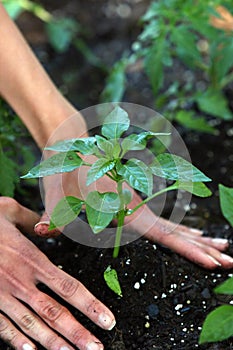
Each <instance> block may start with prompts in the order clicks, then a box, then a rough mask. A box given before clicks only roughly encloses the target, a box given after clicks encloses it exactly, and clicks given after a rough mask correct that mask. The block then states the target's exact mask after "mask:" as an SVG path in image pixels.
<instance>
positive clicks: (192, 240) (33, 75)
mask: <svg viewBox="0 0 233 350" xmlns="http://www.w3.org/2000/svg"><path fill="white" fill-rule="evenodd" d="M0 34H1V35H0V94H1V95H2V96H3V97H4V98H5V99H6V100H7V101H8V102H9V104H10V105H11V106H12V107H13V109H14V110H15V111H16V112H17V114H18V115H19V116H20V118H21V119H22V121H23V122H24V124H25V125H26V126H27V128H28V130H29V131H30V133H31V135H32V136H33V138H34V140H35V141H36V143H37V144H38V146H39V147H40V148H41V150H43V148H44V146H45V145H48V144H52V143H54V142H55V141H58V140H63V139H70V138H73V137H85V136H87V135H88V133H87V127H86V123H85V121H84V119H83V117H82V115H81V114H80V113H79V112H78V111H77V110H76V109H75V108H74V107H73V106H72V105H71V104H70V103H69V102H68V101H67V100H66V99H65V98H64V97H63V96H62V95H61V94H60V92H59V91H58V90H57V88H56V87H55V85H54V84H53V82H52V81H51V80H50V78H49V77H48V75H47V74H46V72H45V71H44V69H43V68H42V66H41V65H40V63H39V62H38V60H37V59H36V57H35V56H34V54H33V52H32V51H31V49H30V48H29V46H28V45H27V43H26V42H25V40H24V38H23V37H22V35H21V34H20V32H19V30H18V29H17V27H16V26H15V25H14V23H13V22H12V21H11V20H10V18H9V17H8V15H7V14H6V12H5V10H4V8H3V6H2V5H1V4H0ZM16 53H17V55H16ZM74 114H75V115H76V118H70V117H71V116H72V115H74ZM61 125H63V126H64V127H61ZM50 154H51V153H50V152H47V153H44V155H45V157H48V156H49V155H50ZM77 175H78V177H79V182H78V185H77ZM85 176H86V174H85V173H82V172H80V171H79V170H78V171H75V172H72V173H66V174H63V175H62V187H61V186H59V183H60V177H59V176H58V175H54V176H49V177H46V178H45V179H44V188H45V209H46V211H45V213H44V214H43V216H42V217H41V218H40V219H39V218H38V216H32V217H33V220H29V221H27V220H23V219H22V216H21V215H19V211H18V209H17V210H15V211H13V213H11V216H10V218H9V215H8V214H7V213H8V209H9V205H8V206H7V202H5V204H4V202H3V203H2V210H1V211H0V213H1V216H0V222H1V225H0V227H1V229H0V241H2V242H4V244H2V245H0V256H4V264H3V265H2V266H1V269H0V276H2V277H1V278H2V280H1V281H2V282H1V287H0V309H1V310H2V311H4V313H5V314H6V316H3V315H0V337H2V338H3V339H5V340H8V341H9V342H10V343H11V344H12V345H13V346H14V347H15V348H16V349H19V350H25V349H23V347H22V344H24V343H23V342H25V341H26V340H25V338H24V337H25V336H24V335H23V334H22V333H20V334H17V336H16V337H13V339H12V340H11V339H10V335H11V333H12V332H11V330H12V327H13V326H12V325H9V322H10V319H12V320H13V317H14V315H15V313H13V312H12V310H18V313H17V312H16V314H19V315H21V319H22V317H23V316H24V315H27V314H28V313H29V309H27V307H26V306H25V305H24V306H22V305H23V304H21V303H20V300H24V301H25V299H24V298H26V303H27V302H28V303H29V305H31V304H30V302H31V301H30V300H29V299H27V297H28V296H29V295H32V294H31V293H32V290H33V293H34V294H35V295H36V296H37V298H36V297H35V298H33V301H32V302H33V303H34V304H33V308H34V310H35V315H33V317H34V318H35V322H34V323H33V327H32V326H31V327H28V328H27V327H26V328H27V329H26V328H25V327H23V332H24V333H25V332H26V334H27V335H28V336H30V337H31V338H32V339H35V340H39V341H40V342H42V344H43V346H44V347H45V348H46V349H48V350H50V349H51V350H58V349H61V350H67V349H65V348H62V347H64V346H67V347H68V349H72V347H70V346H68V345H63V344H64V343H62V340H61V338H59V336H58V335H55V333H51V332H53V330H56V331H57V332H58V334H60V335H63V336H64V337H67V338H68V339H69V340H70V341H71V342H72V343H73V345H75V346H77V347H79V348H80V349H89V350H90V349H91V348H90V342H92V344H94V345H93V346H95V348H93V349H103V345H102V344H101V343H100V342H99V341H98V340H96V338H94V337H93V336H92V335H90V333H89V332H88V331H87V330H84V329H83V328H82V329H81V328H80V327H81V325H80V324H79V323H78V322H77V321H75V320H74V319H73V318H72V316H71V315H70V314H69V313H68V311H67V310H65V309H64V308H63V307H62V306H58V305H57V304H56V302H55V301H54V300H52V299H51V298H50V297H49V296H46V295H43V298H45V299H44V300H45V301H46V302H47V303H48V304H49V303H51V304H52V305H55V306H54V307H55V310H57V309H59V308H61V309H60V310H62V312H60V313H59V312H57V313H56V312H55V314H56V315H55V318H56V320H51V319H48V315H46V313H45V312H43V303H41V302H40V297H38V293H39V291H38V289H37V288H36V284H37V283H38V281H40V282H43V283H45V284H48V285H49V287H50V288H51V289H52V290H53V291H55V292H56V293H57V294H59V295H60V294H61V290H58V286H57V284H58V283H55V282H54V283H53V282H51V281H53V278H52V277H51V276H52V275H53V274H54V276H55V277H54V281H55V280H56V277H57V278H58V279H59V276H61V277H60V278H62V276H63V278H64V275H59V272H58V271H57V270H56V268H55V267H54V266H53V265H52V264H51V263H49V262H48V260H47V258H46V257H45V256H44V255H43V254H42V253H41V252H40V251H39V250H38V249H37V248H36V247H35V246H33V245H32V243H31V242H30V241H29V240H28V239H26V238H25V237H24V236H23V235H22V234H21V233H20V231H19V230H18V229H16V227H15V223H17V227H22V228H24V229H26V230H29V229H30V230H31V227H32V225H34V224H35V223H36V221H39V224H38V223H37V225H36V229H35V231H36V232H37V233H38V234H40V235H48V233H49V232H48V222H49V215H50V213H51V211H52V210H53V208H54V206H55V204H56V203H57V202H58V201H59V200H60V199H61V198H62V197H63V196H64V195H73V196H78V197H80V196H82V195H83V194H84V193H85V192H86V193H87V192H88V191H89V190H90V189H91V186H90V187H88V188H86V185H85ZM97 186H98V189H99V190H100V191H101V190H102V191H106V190H108V189H110V190H112V184H111V183H110V182H109V179H108V178H107V177H104V178H102V179H101V180H99V181H98V183H97ZM5 200H6V201H7V200H9V199H5ZM3 201H4V199H3ZM139 201H140V198H139V197H138V196H137V195H136V193H134V196H133V201H132V203H131V205H132V206H135V205H136V204H137V203H138V202H139ZM14 204H15V206H16V207H17V206H18V204H17V203H16V202H14ZM7 208H8V209H7ZM17 208H18V207H17ZM20 208H21V209H22V207H20ZM22 210H23V209H22ZM25 210H26V209H25ZM3 213H4V215H3ZM5 214H6V216H5ZM33 215H36V214H33ZM25 224H27V225H26V226H25ZM126 224H127V225H128V226H129V228H131V229H133V230H136V231H138V232H139V233H140V234H141V235H145V237H147V238H149V239H150V240H151V241H153V242H158V243H161V244H163V245H165V246H167V247H169V248H171V249H172V250H174V251H175V252H177V253H179V254H181V255H183V256H184V257H186V258H187V259H189V260H191V261H194V262H195V263H197V264H199V265H201V266H203V267H206V268H210V269H213V268H216V267H219V266H222V267H223V268H232V267H233V259H232V258H231V257H229V256H227V255H225V254H223V253H222V251H223V250H224V249H226V248H227V246H228V243H227V241H226V240H221V239H220V240H219V239H217V240H216V239H212V238H208V237H202V236H201V234H202V233H201V231H198V230H193V229H191V228H187V227H184V226H180V225H176V224H173V223H171V222H169V221H166V220H164V219H162V218H158V217H156V216H155V215H154V213H153V212H152V211H151V210H150V209H149V208H148V207H147V206H144V207H142V208H141V209H140V210H139V211H138V212H136V213H135V214H134V215H132V216H131V217H129V218H127V222H126ZM6 232H7V233H6ZM19 237H20V238H19ZM19 239H20V245H19V243H18V242H19V241H18V240H19ZM12 245H14V246H15V247H16V250H14V254H13V253H12V250H11V248H10V247H11V246H12ZM17 251H18V252H19V253H18V254H17ZM22 252H23V254H22ZM31 252H33V254H32V253H31ZM32 255H33V256H32ZM34 256H35V257H36V258H35V259H36V260H35V259H34ZM25 259H26V260H25ZM25 261H27V262H31V263H29V266H26V264H25ZM35 266H36V267H37V269H38V270H37V269H36V268H35ZM12 268H13V271H14V276H17V280H16V279H15V278H13V282H12V283H9V282H8V281H9V280H10V278H11V277H14V276H12V275H11V274H10V272H9V271H11V270H12ZM61 273H64V272H61ZM8 275H9V276H10V277H9V278H8V277H7V276H8ZM38 276H39V277H40V278H39V277H38ZM41 276H42V277H41ZM43 276H44V277H43ZM45 276H46V277H45ZM66 277H67V278H69V277H68V275H66ZM7 278H8V279H7ZM70 278H71V277H70ZM22 281H24V283H23V286H22ZM75 281H76V280H74V279H72V283H73V284H74V285H75V284H76V286H77V284H78V285H79V286H81V284H80V283H79V282H78V281H76V282H75ZM72 283H71V285H73V284H72ZM17 291H18V292H17ZM15 293H19V294H17V296H16V295H15ZM20 293H21V294H20ZM23 293H24V294H23ZM34 294H33V295H34ZM39 295H40V296H41V294H39ZM12 296H14V297H12ZM16 297H17V298H18V300H17V299H16ZM6 298H7V299H6ZM93 298H94V297H93V296H90V294H89V292H88V291H87V290H86V289H85V288H84V287H83V286H81V288H78V289H77V291H76V292H75V293H74V294H73V295H72V296H67V295H65V296H64V299H66V300H67V301H69V302H70V303H71V304H73V305H75V306H76V307H77V308H78V309H80V310H83V309H82V307H83V306H82V305H86V310H89V312H90V313H91V314H90V313H88V314H87V316H89V317H90V318H92V319H93V321H96V322H97V323H98V322H99V321H97V319H98V317H99V316H100V315H102V314H105V315H108V317H105V321H106V320H107V319H108V320H109V322H108V324H107V321H106V322H105V323H106V324H105V326H104V328H105V329H108V328H111V327H112V326H113V325H114V316H113V315H112V313H111V312H110V311H109V310H108V309H107V308H106V307H105V306H104V305H103V304H99V302H97V301H95V302H94V303H93V300H95V299H93ZM3 299H4V300H8V301H9V302H7V303H3V302H2V303H1V300H3ZM71 299H72V300H71ZM79 300H82V301H83V302H82V305H80V302H79ZM90 303H91V305H92V306H90V308H89V305H90ZM95 303H97V304H96V305H98V308H97V312H96V313H95V315H96V316H95V317H96V318H93V314H92V311H93V307H94V305H95ZM31 306H32V305H31ZM3 308H4V309H3ZM18 308H19V309H18ZM47 310H51V308H49V307H48V308H47ZM52 310H53V308H52ZM91 310H92V311H91ZM83 311H85V310H83ZM36 315H39V316H40V317H41V319H38V316H36ZM53 316H54V315H53ZM56 316H57V317H56ZM7 317H9V318H7ZM64 319H66V322H65V324H66V328H65V329H66V330H65V334H63V333H62V330H61V327H60V325H61V323H63V322H64ZM1 320H3V321H1ZM2 322H3V323H2ZM18 322H19V321H17V320H16V323H17V324H19V323H18ZM1 324H3V327H2V329H3V330H2V331H1ZM19 326H20V325H19ZM41 327H43V331H42V332H40V330H41ZM71 328H72V329H73V330H74V329H76V330H77V331H76V333H74V332H73V333H72V335H71V334H69V335H68V332H69V331H68V330H69V329H71ZM14 332H15V330H14ZM38 334H41V336H42V337H44V338H43V339H38ZM51 334H52V336H51ZM52 337H53V339H54V341H51V339H52ZM46 339H50V342H46V341H45V340H46ZM16 340H17V341H18V343H17V344H15V341H16ZM27 342H29V343H28V344H31V346H32V343H31V341H28V339H27ZM93 342H94V343H93ZM65 344H66V343H65ZM88 346H89V348H88ZM32 348H33V346H32ZM33 349H34V348H33ZM26 350H28V349H26Z"/></svg>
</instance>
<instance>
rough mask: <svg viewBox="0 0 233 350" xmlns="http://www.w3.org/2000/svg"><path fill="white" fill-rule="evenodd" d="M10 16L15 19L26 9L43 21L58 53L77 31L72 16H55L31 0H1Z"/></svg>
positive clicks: (66, 46)
mask: <svg viewBox="0 0 233 350" xmlns="http://www.w3.org/2000/svg"><path fill="white" fill-rule="evenodd" d="M2 3H3V5H4V7H5V8H6V10H7V12H8V14H9V15H10V17H11V18H12V19H14V20H16V19H17V18H18V17H19V16H20V15H21V13H22V12H24V11H27V12H30V13H32V14H33V15H35V16H36V17H38V18H39V19H40V20H41V21H43V22H44V23H45V30H46V33H47V35H48V39H49V42H50V44H51V46H52V47H53V48H54V50H56V51H57V52H59V53H62V52H64V51H66V50H67V49H68V47H69V46H70V44H71V42H72V40H73V39H74V37H75V36H76V34H77V33H78V31H79V24H78V22H77V21H75V20H74V19H72V18H68V17H60V18H57V17H55V16H53V15H52V14H51V13H50V12H48V11H47V10H46V9H45V8H44V7H43V6H42V5H40V4H39V3H36V2H35V1H31V0H2Z"/></svg>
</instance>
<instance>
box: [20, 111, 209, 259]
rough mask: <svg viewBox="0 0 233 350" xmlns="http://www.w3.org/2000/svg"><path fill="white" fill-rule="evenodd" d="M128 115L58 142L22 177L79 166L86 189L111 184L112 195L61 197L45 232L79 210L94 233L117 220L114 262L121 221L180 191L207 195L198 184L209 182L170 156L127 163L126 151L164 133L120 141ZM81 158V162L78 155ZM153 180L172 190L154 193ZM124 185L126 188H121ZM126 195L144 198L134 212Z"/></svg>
mask: <svg viewBox="0 0 233 350" xmlns="http://www.w3.org/2000/svg"><path fill="white" fill-rule="evenodd" d="M129 126H130V120H129V117H128V113H127V112H126V111H125V110H124V109H122V108H121V107H119V106H116V107H114V109H113V110H112V111H111V113H110V114H109V115H108V116H107V117H106V118H105V120H104V123H103V125H102V128H101V135H95V136H91V137H87V138H78V139H71V140H65V141H61V142H58V143H56V144H54V145H52V146H51V147H47V148H46V149H48V150H53V151H57V152H59V153H57V154H55V155H53V156H52V157H50V158H48V159H46V160H44V161H42V162H41V163H40V164H39V165H38V166H36V167H34V168H33V169H31V170H30V171H29V172H28V174H26V175H25V176H23V178H36V177H44V176H48V175H53V174H56V173H63V172H71V171H74V170H75V169H77V168H80V167H82V166H87V167H90V169H89V171H88V173H87V180H86V185H87V186H89V185H90V184H92V183H93V182H95V181H96V180H98V179H100V178H102V177H103V176H108V177H109V178H110V179H111V180H112V181H113V182H115V183H116V185H117V186H116V188H117V190H116V192H104V193H101V192H98V191H91V192H89V193H88V195H87V197H86V198H85V199H81V198H76V197H73V196H67V197H64V198H62V199H61V200H60V201H59V203H58V204H57V205H56V207H55V208H54V210H53V213H52V215H51V221H50V229H54V228H55V227H63V226H65V225H67V224H69V223H70V222H72V221H73V220H75V219H76V217H77V216H78V215H79V213H80V211H81V208H82V207H83V205H85V207H86V215H87V220H88V223H89V225H90V226H91V228H92V231H93V232H94V233H95V234H98V233H99V232H101V231H103V230H104V229H105V228H106V227H107V226H108V225H109V224H110V222H111V221H112V220H113V219H116V220H117V228H116V236H115V245H114V250H113V257H114V258H116V257H117V256H118V253H119V247H120V244H121V235H122V228H123V226H124V220H125V218H126V216H129V215H132V214H133V213H135V212H136V211H137V210H138V209H139V208H140V207H141V206H143V205H144V204H146V203H147V202H149V201H150V200H152V199H153V198H155V197H157V196H159V195H161V194H162V193H165V192H168V191H172V190H178V189H182V190H185V191H188V192H190V193H193V194H195V195H197V196H200V197H207V196H210V195H211V191H210V190H209V189H208V188H207V187H206V186H205V184H204V183H203V182H207V181H211V179H210V178H208V177H207V176H206V175H204V174H203V173H202V172H201V171H200V170H198V169H197V168H196V167H194V166H193V165H192V164H191V163H189V162H188V161H186V160H184V159H183V158H181V157H179V156H177V155H174V154H173V155H172V154H170V153H163V154H159V155H158V156H156V157H154V159H153V161H152V162H151V164H149V165H147V164H145V163H144V162H143V161H141V160H139V159H136V158H130V159H128V160H127V161H126V160H125V155H126V153H127V152H129V151H142V150H144V149H145V148H146V146H147V141H148V140H149V139H151V138H155V137H158V138H162V137H163V136H165V135H167V134H165V133H155V132H151V131H143V132H141V133H139V134H134V133H133V134H130V135H128V136H125V137H123V136H124V135H123V134H124V133H125V132H126V131H127V130H128V129H129ZM78 153H79V154H81V155H83V156H84V157H83V158H81V157H80V156H79V154H78ZM87 155H94V156H95V157H96V161H95V162H94V163H93V164H90V163H88V162H86V161H85V156H87ZM153 175H156V176H158V177H162V178H165V179H167V180H169V181H173V183H172V184H171V185H169V186H168V187H166V188H163V189H162V190H160V191H157V192H155V193H153ZM125 183H126V184H127V185H128V188H124V185H125ZM130 187H131V190H132V189H134V190H137V191H140V192H141V193H143V194H144V195H146V199H144V200H142V201H141V202H140V203H139V204H138V205H137V206H135V207H134V208H133V209H132V208H131V209H129V208H128V205H129V203H130V202H131V200H132V192H131V191H130Z"/></svg>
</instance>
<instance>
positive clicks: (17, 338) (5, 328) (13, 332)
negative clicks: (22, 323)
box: [0, 313, 36, 350]
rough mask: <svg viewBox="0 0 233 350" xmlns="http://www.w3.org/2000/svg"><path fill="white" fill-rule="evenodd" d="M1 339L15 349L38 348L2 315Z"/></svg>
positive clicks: (28, 349) (0, 319)
mask: <svg viewBox="0 0 233 350" xmlns="http://www.w3.org/2000/svg"><path fill="white" fill-rule="evenodd" d="M0 338H1V339H2V340H4V341H5V342H6V343H8V344H10V345H11V346H12V347H13V348H15V349H19V350H35V349H36V346H35V345H34V344H33V343H32V342H31V341H30V340H29V339H28V338H27V337H26V336H25V335H24V334H22V333H21V332H20V331H19V330H18V329H17V328H16V327H15V326H13V324H12V323H11V322H10V321H9V320H8V319H7V318H6V317H5V316H3V315H2V314H1V313H0Z"/></svg>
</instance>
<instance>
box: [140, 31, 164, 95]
mask: <svg viewBox="0 0 233 350" xmlns="http://www.w3.org/2000/svg"><path fill="white" fill-rule="evenodd" d="M165 48H166V40H165V39H164V36H161V37H160V39H158V40H156V42H155V44H153V45H152V46H151V48H150V50H149V51H148V53H147V55H146V57H145V70H146V73H147V75H148V78H149V80H150V83H151V85H152V89H153V92H154V94H155V95H157V92H158V90H159V89H160V88H161V87H162V86H163V80H164V74H163V56H164V51H165Z"/></svg>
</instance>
